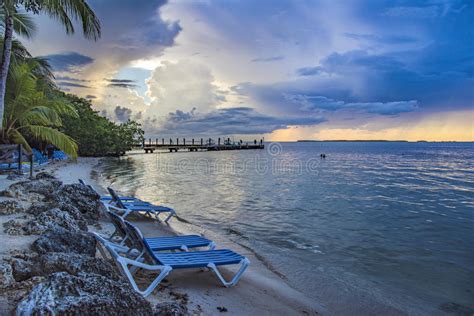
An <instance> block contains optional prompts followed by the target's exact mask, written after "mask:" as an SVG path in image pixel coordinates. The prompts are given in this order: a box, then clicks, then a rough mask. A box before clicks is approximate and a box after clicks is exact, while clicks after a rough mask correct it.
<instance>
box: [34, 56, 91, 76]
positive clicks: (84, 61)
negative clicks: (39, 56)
mask: <svg viewBox="0 0 474 316" xmlns="http://www.w3.org/2000/svg"><path fill="white" fill-rule="evenodd" d="M43 57H44V58H46V59H47V60H48V62H49V63H50V65H51V66H52V67H53V70H54V71H58V72H64V71H68V72H75V71H77V69H79V68H81V67H83V66H86V65H89V64H91V63H92V62H94V58H92V57H89V56H85V55H82V54H79V53H76V52H68V53H59V54H52V55H46V56H43Z"/></svg>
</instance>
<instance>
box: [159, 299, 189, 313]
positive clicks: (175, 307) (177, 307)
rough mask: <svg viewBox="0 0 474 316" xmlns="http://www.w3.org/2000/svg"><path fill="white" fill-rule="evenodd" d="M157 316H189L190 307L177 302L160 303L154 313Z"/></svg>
mask: <svg viewBox="0 0 474 316" xmlns="http://www.w3.org/2000/svg"><path fill="white" fill-rule="evenodd" d="M153 314H154V315H155V316H185V315H189V312H188V307H187V306H186V305H184V304H181V303H177V302H165V303H158V304H156V306H155V311H154V313H153Z"/></svg>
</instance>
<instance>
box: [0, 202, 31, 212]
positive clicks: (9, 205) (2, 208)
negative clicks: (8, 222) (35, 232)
mask: <svg viewBox="0 0 474 316" xmlns="http://www.w3.org/2000/svg"><path fill="white" fill-rule="evenodd" d="M24 211H25V208H24V207H23V205H21V204H20V203H19V202H18V201H15V200H5V201H1V202H0V215H11V214H16V213H22V212H24Z"/></svg>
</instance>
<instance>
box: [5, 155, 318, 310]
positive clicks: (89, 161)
mask: <svg viewBox="0 0 474 316" xmlns="http://www.w3.org/2000/svg"><path fill="white" fill-rule="evenodd" d="M98 162H99V160H98V159H97V158H80V159H78V161H77V162H75V163H55V164H52V165H49V166H47V167H45V171H48V172H51V173H53V174H54V175H55V176H56V177H57V178H59V179H60V180H61V181H63V182H64V183H66V184H67V183H74V182H77V179H79V178H81V179H84V180H85V181H87V182H88V183H91V184H93V185H94V186H95V187H96V188H97V189H98V190H99V191H102V192H101V193H103V190H104V189H103V188H101V187H100V186H99V184H98V182H97V181H95V179H94V178H96V177H93V176H91V174H94V172H96V173H99V172H100V170H98ZM1 177H2V178H1V179H0V183H1V184H0V190H1V189H3V188H2V187H6V186H8V185H10V184H11V183H12V182H13V181H9V180H6V178H5V177H4V176H1ZM0 217H2V218H1V220H0V221H1V222H5V221H7V220H8V219H9V217H8V216H0ZM131 220H132V221H133V222H134V223H136V224H137V226H138V227H139V228H140V230H141V231H142V232H143V234H144V235H145V236H150V237H151V236H161V235H173V234H183V233H198V234H201V233H202V231H200V230H201V229H200V228H198V227H196V226H193V225H190V224H186V223H184V222H180V221H178V220H177V219H173V220H172V221H171V223H170V225H169V226H168V225H164V224H160V223H158V222H156V221H150V220H148V219H144V218H136V217H135V218H131ZM0 224H1V223H0ZM101 224H102V227H103V228H102V229H101V230H100V232H102V233H104V232H107V231H110V230H112V226H111V225H110V224H109V223H107V222H102V223H101ZM90 230H97V228H95V227H90ZM205 236H206V237H207V238H209V239H212V240H214V241H216V243H217V248H218V249H219V248H221V249H222V248H229V249H232V250H235V251H237V252H239V253H241V254H243V255H245V256H246V257H247V258H249V259H250V261H251V265H250V267H249V269H248V270H247V271H246V273H245V274H244V276H243V277H242V279H241V280H240V282H239V283H238V284H237V286H235V287H233V288H224V287H222V286H221V285H220V283H219V282H218V280H217V278H216V277H215V275H214V274H213V273H211V272H208V271H203V270H200V269H197V270H181V271H173V272H172V273H171V274H170V275H169V276H168V277H167V280H168V282H166V283H165V284H164V286H163V287H162V288H161V289H160V290H159V291H155V292H154V293H153V294H152V295H150V296H149V297H148V298H147V299H149V300H150V301H151V302H153V303H156V302H163V301H169V300H170V298H172V299H176V297H177V294H176V293H179V294H178V296H180V297H182V296H183V295H184V296H186V297H187V305H188V309H189V311H190V312H191V313H192V314H195V315H219V314H222V312H221V311H219V308H220V309H221V310H222V308H225V309H226V310H227V311H226V312H225V314H226V315H257V314H258V315H316V314H324V313H325V310H324V308H323V307H322V306H320V305H319V304H317V303H316V302H314V301H313V300H311V299H309V298H307V297H306V296H304V295H303V294H302V293H300V292H298V291H296V290H295V289H293V288H291V287H290V286H289V285H288V284H287V283H286V282H285V281H284V279H282V278H281V277H280V276H278V275H277V274H275V273H273V272H272V271H270V270H269V269H268V268H267V267H266V266H265V265H264V264H263V263H262V262H261V261H260V260H258V259H257V257H256V256H255V254H253V253H252V252H251V251H250V250H248V249H245V248H243V247H241V246H239V245H237V244H235V243H232V242H231V241H230V240H227V239H226V238H225V237H224V236H220V235H218V234H214V233H212V232H210V231H208V230H207V231H206V232H205ZM0 238H2V241H7V240H10V239H11V241H12V243H10V242H7V243H3V244H4V246H2V247H0V255H2V254H6V253H7V252H8V251H10V250H12V249H24V248H26V247H28V245H29V244H30V243H31V242H32V240H33V238H31V236H28V237H21V238H18V236H9V235H6V234H4V233H3V232H1V233H0ZM5 244H8V246H5ZM226 274H227V273H226V271H225V270H224V275H226ZM227 277H229V274H227ZM144 281H146V280H144Z"/></svg>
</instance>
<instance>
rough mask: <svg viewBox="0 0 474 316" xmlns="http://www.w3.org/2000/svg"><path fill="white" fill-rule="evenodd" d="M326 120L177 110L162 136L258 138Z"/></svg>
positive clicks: (238, 111)
mask: <svg viewBox="0 0 474 316" xmlns="http://www.w3.org/2000/svg"><path fill="white" fill-rule="evenodd" d="M324 121H325V119H324V118H322V117H317V116H305V117H274V116H269V115H265V114H262V113H259V112H257V111H256V110H254V109H252V108H249V107H237V108H226V109H218V110H214V111H212V112H208V113H197V112H196V109H193V110H192V111H191V112H184V111H181V110H177V111H175V112H173V113H170V114H169V115H168V117H167V119H166V122H165V124H164V125H163V126H162V128H161V129H160V130H154V131H152V133H153V132H154V133H159V134H160V135H196V136H199V135H207V136H209V135H257V134H266V133H271V132H273V131H275V130H277V129H286V128H288V127H289V126H296V125H299V126H301V125H304V126H310V125H317V124H320V123H322V122H324Z"/></svg>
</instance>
